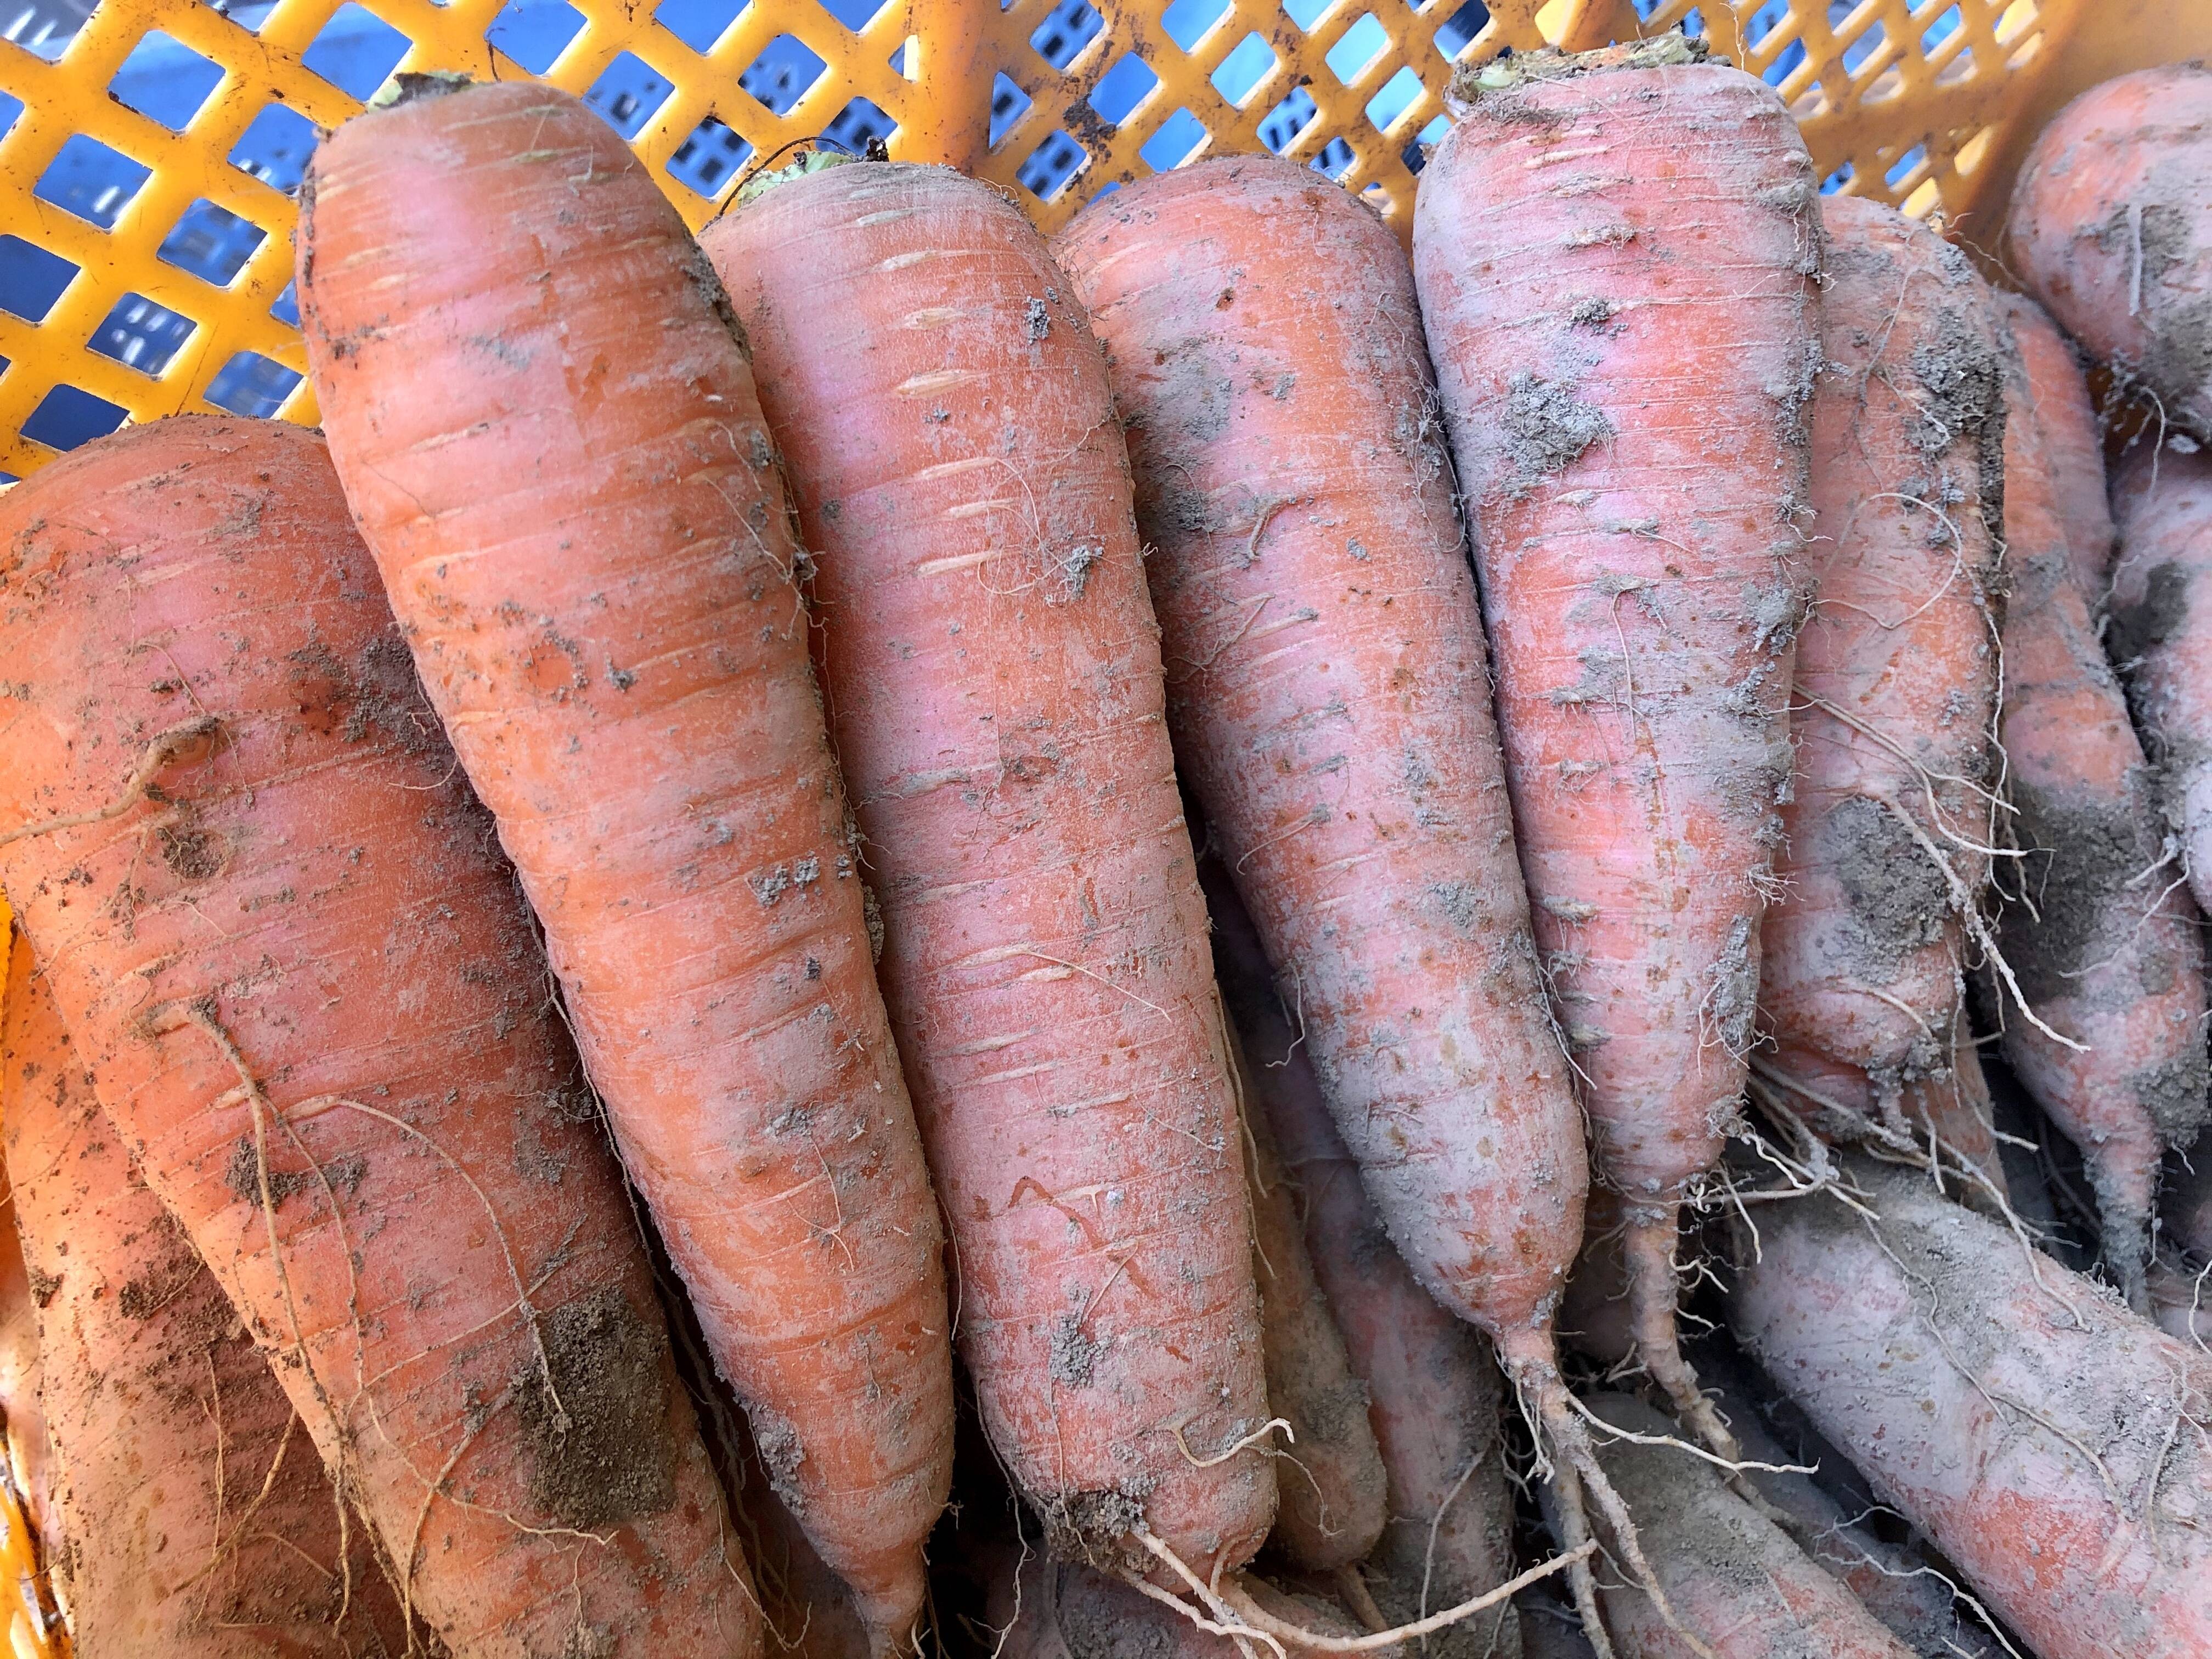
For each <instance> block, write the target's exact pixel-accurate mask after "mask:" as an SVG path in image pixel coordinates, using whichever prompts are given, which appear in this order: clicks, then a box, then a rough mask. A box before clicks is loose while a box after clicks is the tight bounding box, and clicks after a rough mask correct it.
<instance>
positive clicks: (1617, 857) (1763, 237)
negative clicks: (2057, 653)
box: [1413, 36, 1820, 1449]
mask: <svg viewBox="0 0 2212 1659" xmlns="http://www.w3.org/2000/svg"><path fill="white" fill-rule="evenodd" d="M1695 56H1696V49H1695V48H1694V47H1692V46H1690V45H1689V44H1688V43H1686V42H1685V41H1684V40H1682V39H1681V38H1680V36H1668V37H1664V38H1662V39H1661V40H1656V41H1651V42H1646V43H1642V44H1640V45H1638V46H1633V47H1627V48H1620V49H1609V50H1607V51H1606V52H1597V53H1591V54H1585V55H1582V56H1578V57H1566V58H1559V57H1555V56H1546V55H1541V54H1540V55H1537V56H1534V57H1531V58H1514V59H1512V60H1511V61H1510V63H1499V64H1488V65H1485V66H1484V67H1483V68H1481V69H1480V70H1474V71H1471V72H1470V73H1469V74H1468V75H1466V76H1462V80H1461V82H1459V83H1458V87H1457V94H1456V95H1457V96H1458V97H1459V99H1460V100H1461V101H1462V104H1464V105H1465V106H1466V114H1465V118H1464V119H1463V120H1462V122H1461V124H1460V125H1459V126H1458V127H1457V128H1456V129H1455V131H1454V132H1453V133H1452V135H1451V136H1450V137H1448V138H1446V139H1445V141H1444V142H1443V143H1442V144H1441V145H1439V146H1438V147H1437V152H1436V155H1434V157H1433V158H1432V159H1431V162H1430V165H1429V167H1428V168H1427V169H1426V170H1425V172H1424V173H1423V174H1422V180H1421V194H1420V198H1419V204H1418V207H1417V210H1416V215H1415V222H1414V236H1413V264H1414V274H1415V277H1416V280H1417V282H1418V283H1419V289H1420V298H1421V307H1422V316H1423V319H1424V322H1425V325H1426V329H1427V333H1428V339H1429V347H1430V350H1431V353H1432V354H1433V356H1434V357H1435V359H1436V368H1437V386H1438V389H1439V391H1440V392H1441V394H1442V397H1443V409H1444V413H1445V416H1446V419H1447V422H1448V424H1449V429H1450V433H1451V437H1452V444H1453V449H1454V452H1455V455H1456V457H1457V459H1458V464H1459V483H1460V487H1461V489H1462V493H1463V496H1464V499H1465V500H1466V501H1467V502H1468V506H1469V507H1470V509H1471V511H1472V513H1473V514H1474V520H1475V556H1476V562H1477V563H1478V566H1479V567H1480V573H1481V576H1482V592H1483V602H1484V605H1485V616H1486V620H1487V623H1488V624H1489V631H1490V644H1491V651H1492V660H1493V663H1494V665H1495V668H1496V671H1497V678H1498V690H1497V700H1498V726H1499V728H1500V731H1501V733H1502V735H1503V737H1504V750H1505V761H1506V777H1507V780H1508V782H1509V783H1510V787H1511V792H1512V801H1513V811H1514V819H1515V823H1516V828H1517V829H1518V832H1519V843H1520V853H1521V863H1522V869H1523V871H1524V872H1525V874H1526V878H1527V883H1528V893H1529V896H1530V899H1531V901H1532V902H1531V906H1530V908H1531V912H1532V915H1533V916H1534V922H1535V929H1536V942H1537V945H1538V946H1539V948H1540V949H1541V951H1542V953H1543V960H1544V963H1545V967H1546V970H1547V977H1548V980H1549V983H1550V987H1551V990H1552V993H1553V999H1554V1000H1555V1002H1556V1004H1557V1006H1558V1008H1559V1018H1560V1022H1561V1024H1562V1025H1563V1026H1564V1027H1565V1033H1566V1036H1567V1040H1568V1042H1569V1044H1570V1046H1571V1048H1572V1050H1573V1054H1574V1059H1575V1065H1576V1067H1577V1070H1578V1072H1579V1073H1581V1075H1582V1077H1583V1080H1584V1081H1583V1091H1582V1092H1583V1101H1584V1103H1585V1104H1586V1105H1587V1107H1588V1108H1589V1115H1590V1119H1591V1122H1592V1125H1593V1127H1594V1128H1595V1131H1596V1137H1597V1144H1596V1159H1595V1162H1596V1173H1597V1176H1598V1178H1599V1179H1600V1180H1601V1181H1603V1182H1606V1183H1607V1184H1608V1185H1610V1186H1611V1187H1613V1188H1614V1189H1615V1190H1617V1191H1618V1192H1620V1193H1621V1194H1623V1195H1624V1196H1625V1197H1626V1199H1627V1200H1629V1201H1630V1202H1631V1203H1632V1205H1633V1206H1634V1208H1635V1210H1636V1212H1637V1213H1636V1215H1635V1216H1634V1217H1633V1221H1634V1223H1635V1230H1634V1232H1633V1236H1632V1246H1633V1249H1632V1261H1631V1263H1630V1269H1631V1273H1632V1278H1633V1279H1634V1281H1635V1282H1636V1283H1637V1285H1638V1287H1639V1288H1638V1297H1639V1306H1640V1308H1641V1309H1642V1310H1644V1311H1643V1313H1642V1316H1641V1317H1640V1319H1639V1322H1638V1329H1639V1334H1640V1336H1641V1337H1642V1338H1643V1341H1644V1346H1643V1350H1642V1352H1643V1358H1644V1363H1645V1364H1646V1365H1647V1366H1649V1367H1650V1369H1651V1370H1652V1371H1653V1374H1654V1375H1655V1376H1656V1377H1657V1378H1658V1379H1659V1380H1660V1381H1661V1382H1662V1384H1663V1385H1664V1386H1665V1387H1666V1389H1667V1391H1668V1395H1670V1396H1671V1397H1672V1398H1673V1399H1674V1401H1675V1403H1676V1405H1677V1407H1679V1408H1680V1410H1681V1411H1682V1412H1684V1413H1686V1414H1688V1415H1691V1416H1693V1417H1698V1418H1699V1419H1705V1418H1707V1417H1708V1416H1709V1414H1708V1413H1705V1410H1704V1408H1703V1407H1702V1406H1701V1404H1700V1402H1699V1396H1698V1392H1697V1389H1696V1385H1695V1381H1694V1378H1693V1376H1692V1374H1691V1372H1690V1370H1689V1368H1688V1367H1687V1366H1686V1364H1683V1363H1681V1360H1680V1354H1679V1351H1678V1349H1677V1347H1676V1346H1675V1344H1674V1341H1673V1304H1674V1295H1675V1291H1674V1283H1673V1267H1672V1262H1673V1257H1674V1231H1675V1225H1676V1217H1677V1213H1678V1211H1679V1209H1680V1204H1681V1202H1682V1200H1683V1198H1684V1196H1685V1195H1686V1194H1687V1193H1688V1192H1689V1190H1690V1188H1691V1187H1692V1183H1693V1182H1696V1181H1697V1180H1698V1179H1699V1176H1701V1175H1702V1174H1703V1173H1704V1172H1705V1170H1707V1169H1708V1168H1709V1167H1710V1166H1711V1164H1712V1163H1713V1161H1714V1160H1715V1158H1717V1155H1718V1152H1719V1150H1720V1146H1721V1144H1722V1139H1723V1136H1724V1135H1725V1134H1726V1133H1728V1131H1729V1127H1730V1126H1731V1125H1732V1124H1734V1123H1735V1121H1736V1116H1735V1114H1736V1101H1737V1097H1738V1096H1739V1094H1740V1092H1741V1088H1742V1084H1743V1077H1744V1059H1743V1057H1744V1054H1745V1053H1746V1052H1747V1049H1748V1048H1749V1046H1750V1043H1751V1041H1752V1037H1753V1008H1754V1006H1755V1000H1756V997H1757V993H1758V987H1759V923H1760V920H1761V917H1762V915H1763V914H1764V912H1765V908H1766V903H1767V901H1768V897H1769V896H1770V895H1771V893H1772V892H1773V891H1774V890H1775V888H1774V882H1773V879H1772V865H1773V853H1774V848H1775V846H1776V844H1777V842H1778V838H1779V835H1780V824H1779V820H1778V817H1777V815H1776V808H1777V805H1778V803H1779V802H1780V801H1781V800H1783V799H1786V797H1787V793H1788V783H1789V776H1790V751H1789V747H1788V743H1787V735H1788V734H1787V730H1786V721H1785V720H1784V704H1785V701H1786V698H1787V696H1788V692H1789V687H1790V672H1791V664H1792V660H1793V649H1794V646H1793V642H1794V641H1795V638H1796V630H1797V625H1798V622H1799V619H1800V617H1801V616H1802V606H1803V603H1804V600H1803V585H1802V574H1801V553H1802V546H1801V544H1802V515H1803V513H1805V511H1806V509H1807V507H1808V494H1807V490H1808V485H1807V479H1806V456H1807V431H1806V420H1805V403H1806V400H1807V398H1808V396H1809V395H1810V392H1811V390H1812V386H1811V380H1812V375H1813V371H1814V368H1815V367H1816V365H1817V364H1818V362H1819V360H1820V359H1819V347H1818V342H1817V340H1816V338H1815V336H1814V326H1813V319H1814V310H1813V294H1814V291H1813V286H1812V280H1811V279H1812V276H1813V273H1814V271H1815V270H1817V269H1818V268H1819V252H1820V233H1819V228H1818V218H1817V215H1816V213H1815V209H1814V203H1815V196H1814V178H1813V173H1812V164H1811V161H1809V159H1808V157H1807V155H1806V154H1805V151H1804V148H1803V143H1802V140H1801V139H1800V137H1798V134H1797V131H1796V125H1795V124H1794V123H1793V122H1792V121H1791V120H1790V116H1789V112H1788V111H1787V110H1786V109H1785V108H1784V106H1783V104H1782V102H1781V100H1779V99H1778V97H1777V96H1776V95H1775V94H1774V93H1773V91H1772V89H1771V88H1767V87H1765V86H1764V85H1762V84H1761V83H1760V82H1758V81H1757V80H1755V79H1754V78H1753V77H1752V76H1747V75H1744V74H1741V73H1739V72H1738V71H1736V70H1730V69H1727V68H1724V67H1723V66H1721V65H1719V64H1705V63H1701V62H1696V61H1692V59H1693V58H1695ZM1722 135H1725V137H1723V136H1722ZM1653 179H1662V180H1664V181H1665V187H1664V188H1660V189H1655V188H1653V187H1652V185H1651V183H1650V181H1651V180H1653ZM1505 1346H1506V1345H1505V1343H1504V1338H1503V1337H1501V1347H1502V1349H1503V1348H1504V1347H1505ZM1507 1358H1508V1364H1509V1365H1510V1364H1512V1363H1513V1356H1512V1355H1511V1353H1510V1352H1508V1354H1507ZM1705 1426H1706V1428H1707V1430H1708V1431H1709V1432H1711V1430H1712V1428H1713V1425H1712V1424H1711V1422H1707V1423H1706V1425H1705ZM1727 1445H1728V1442H1727V1440H1726V1437H1725V1435H1724V1434H1723V1435H1720V1436H1718V1437H1717V1449H1721V1448H1725V1447H1726V1446H1727Z"/></svg>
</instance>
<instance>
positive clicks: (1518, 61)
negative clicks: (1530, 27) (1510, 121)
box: [1445, 29, 1710, 112]
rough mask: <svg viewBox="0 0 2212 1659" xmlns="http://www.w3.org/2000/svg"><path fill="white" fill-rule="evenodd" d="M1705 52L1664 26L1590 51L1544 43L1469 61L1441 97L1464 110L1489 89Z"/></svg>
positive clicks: (1681, 60)
mask: <svg viewBox="0 0 2212 1659" xmlns="http://www.w3.org/2000/svg"><path fill="white" fill-rule="evenodd" d="M1708 56H1710V54H1709V53H1708V52H1706V50H1705V42H1704V41H1702V40H1692V39H1691V38H1690V37H1689V36H1688V35H1686V34H1685V33H1682V32H1681V31H1680V29H1669V30H1668V32H1667V33H1664V34H1657V35H1654V36H1652V37H1651V38H1650V40H1627V41H1623V42H1622V43H1621V44H1620V45H1619V46H1601V47H1600V48H1598V50H1596V51H1595V52H1561V51H1560V50H1559V48H1558V47H1556V46H1545V47H1543V48H1541V50H1538V51H1535V52H1514V53H1512V54H1510V56H1507V57H1503V58H1492V59H1491V60H1490V61H1489V62H1488V63H1486V64H1468V65H1467V66H1466V67H1464V68H1462V70H1459V72H1458V73H1457V74H1455V75H1454V76H1452V79H1451V86H1450V88H1449V90H1448V91H1447V93H1446V94H1445V100H1446V101H1447V102H1448V103H1449V104H1451V105H1452V106H1454V108H1455V112H1465V111H1467V110H1469V109H1472V108H1473V107H1474V106H1475V105H1476V104H1478V103H1479V102H1480V101H1481V100H1482V98H1483V96H1484V94H1488V93H1499V92H1511V91H1516V90H1517V89H1519V88H1523V87H1529V86H1534V85H1537V84H1539V83H1541V82H1546V81H1568V80H1572V79H1573V78H1574V77H1575V76H1578V75H1597V74H1601V73H1602V72H1604V71H1606V70H1625V69H1672V68H1674V67H1675V66H1677V65H1678V64H1702V63H1704V62H1705V60H1706V58H1707V57H1708Z"/></svg>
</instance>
